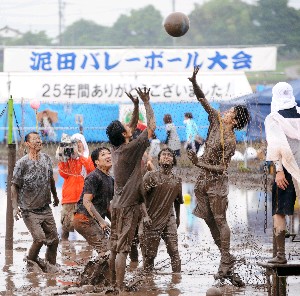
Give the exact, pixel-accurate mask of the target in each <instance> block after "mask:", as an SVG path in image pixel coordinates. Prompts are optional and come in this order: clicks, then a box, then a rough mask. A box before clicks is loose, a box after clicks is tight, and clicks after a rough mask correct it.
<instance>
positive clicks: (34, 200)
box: [11, 153, 53, 210]
mask: <svg viewBox="0 0 300 296" xmlns="http://www.w3.org/2000/svg"><path fill="white" fill-rule="evenodd" d="M51 178H53V169H52V162H51V159H50V157H49V156H48V155H47V154H45V153H40V154H39V159H38V160H30V159H29V155H25V156H23V157H22V158H21V159H19V160H18V161H17V163H16V165H15V168H14V172H13V177H12V181H11V182H12V183H13V184H15V185H16V186H17V187H18V188H19V194H18V206H19V207H20V208H21V209H22V210H34V209H40V208H43V207H44V206H46V205H47V204H50V203H51V185H50V179H51Z"/></svg>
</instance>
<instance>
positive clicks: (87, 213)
mask: <svg viewBox="0 0 300 296" xmlns="http://www.w3.org/2000/svg"><path fill="white" fill-rule="evenodd" d="M91 158H92V161H93V163H94V165H95V167H96V169H95V170H94V171H92V172H91V173H90V174H89V175H87V177H86V178H85V180H84V187H83V191H82V194H81V197H80V200H79V201H78V203H77V210H76V213H75V215H74V227H75V229H76V231H77V232H79V233H80V234H81V235H82V236H83V237H84V238H85V239H86V240H87V242H88V243H89V244H90V245H91V246H92V247H94V248H95V250H96V251H97V253H98V254H99V255H100V256H101V255H104V253H105V252H106V251H108V245H107V244H108V237H107V235H106V233H109V232H110V224H109V223H108V222H107V221H105V217H108V218H109V219H110V213H109V204H110V201H111V200H112V198H113V191H114V180H113V178H112V177H111V176H110V174H109V170H110V168H111V165H112V164H111V153H110V151H109V149H108V148H105V147H100V148H97V149H96V150H94V151H93V152H92V155H91Z"/></svg>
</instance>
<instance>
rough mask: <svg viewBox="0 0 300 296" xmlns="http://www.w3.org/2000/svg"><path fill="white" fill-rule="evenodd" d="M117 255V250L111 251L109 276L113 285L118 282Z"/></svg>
mask: <svg viewBox="0 0 300 296" xmlns="http://www.w3.org/2000/svg"><path fill="white" fill-rule="evenodd" d="M116 256H117V253H116V252H115V251H111V252H110V255H109V276H110V283H111V285H115V284H116Z"/></svg>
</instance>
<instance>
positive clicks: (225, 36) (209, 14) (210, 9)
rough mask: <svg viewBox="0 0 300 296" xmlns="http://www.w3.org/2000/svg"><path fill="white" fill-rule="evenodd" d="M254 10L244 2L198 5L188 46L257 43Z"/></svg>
mask: <svg viewBox="0 0 300 296" xmlns="http://www.w3.org/2000/svg"><path fill="white" fill-rule="evenodd" d="M252 8H253V6H251V5H248V4H247V3H244V2H242V1H240V0H211V1H209V2H206V3H204V4H203V5H198V4H196V5H195V9H194V10H193V11H192V12H191V14H190V15H189V19H190V32H189V39H186V41H184V40H183V41H184V45H195V46H199V45H202V46H217V45H224V46H227V45H244V44H245V45H246V44H255V43H257V38H256V37H255V34H254V29H255V26H254V24H253V22H252V19H251V12H252Z"/></svg>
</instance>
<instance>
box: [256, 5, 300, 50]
mask: <svg viewBox="0 0 300 296" xmlns="http://www.w3.org/2000/svg"><path fill="white" fill-rule="evenodd" d="M253 20H254V23H255V24H256V28H257V29H256V32H257V35H258V37H259V40H260V42H261V43H266V44H279V43H283V44H285V45H286V46H285V47H283V48H281V49H280V52H281V53H282V52H289V51H293V50H297V51H299V50H300V34H299V32H300V11H299V10H296V9H294V8H292V7H288V0H259V1H258V3H257V6H256V7H255V9H254V10H253Z"/></svg>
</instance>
